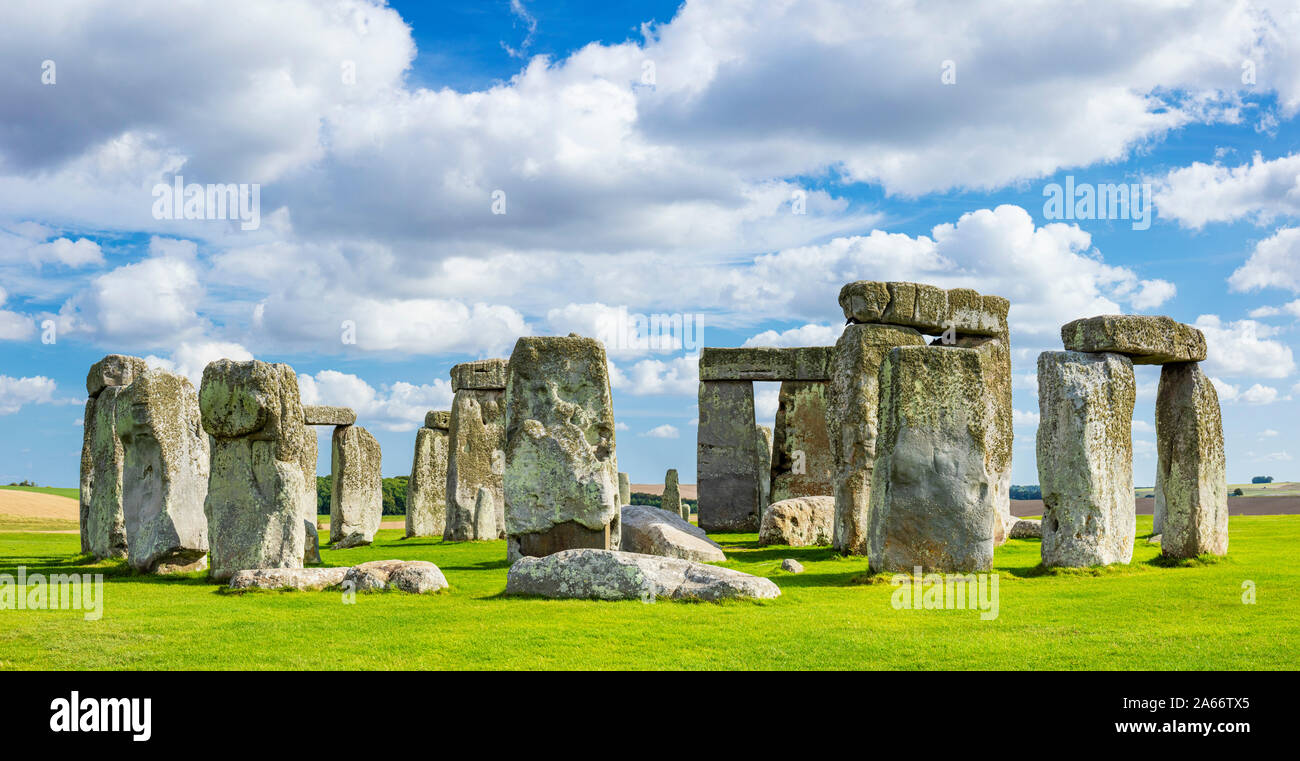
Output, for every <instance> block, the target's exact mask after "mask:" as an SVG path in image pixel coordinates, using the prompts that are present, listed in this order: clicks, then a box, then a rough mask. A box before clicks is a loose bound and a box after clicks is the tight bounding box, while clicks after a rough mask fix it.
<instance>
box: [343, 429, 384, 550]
mask: <svg viewBox="0 0 1300 761" xmlns="http://www.w3.org/2000/svg"><path fill="white" fill-rule="evenodd" d="M330 473H331V474H332V477H333V487H332V490H331V492H330V544H331V545H332V546H333V548H334V549H336V550H338V549H344V548H347V547H359V546H363V545H367V544H370V543H371V542H372V541H374V539H375V532H376V531H378V530H379V523H380V521H382V520H383V514H384V484H383V477H382V476H381V475H380V474H381V453H380V451H379V442H378V441H376V440H375V437H374V436H372V435H371V434H370V431H367V430H366V429H365V428H362V427H360V426H356V425H346V426H340V427H338V428H335V429H334V439H333V443H332V446H331V453H330Z"/></svg>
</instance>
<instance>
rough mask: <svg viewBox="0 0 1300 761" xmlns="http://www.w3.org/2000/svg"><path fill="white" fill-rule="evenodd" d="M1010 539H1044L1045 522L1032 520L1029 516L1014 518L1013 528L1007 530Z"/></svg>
mask: <svg viewBox="0 0 1300 761" xmlns="http://www.w3.org/2000/svg"><path fill="white" fill-rule="evenodd" d="M1007 538H1008V539H1042V538H1043V522H1042V521H1036V520H1031V519H1029V518H1013V519H1012V523H1011V529H1010V530H1009V531H1008V532H1007Z"/></svg>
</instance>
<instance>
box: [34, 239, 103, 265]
mask: <svg viewBox="0 0 1300 761" xmlns="http://www.w3.org/2000/svg"><path fill="white" fill-rule="evenodd" d="M27 255H28V257H29V258H30V259H31V260H32V262H34V263H36V264H38V265H39V264H43V263H46V262H52V263H56V264H62V265H63V266H65V267H88V266H91V265H100V264H103V263H104V254H103V252H102V251H101V250H100V248H99V244H98V243H96V242H95V241H93V240H90V239H89V238H78V239H77V240H76V241H72V240H69V239H67V238H58V239H57V240H52V241H50V242H49V243H41V244H39V245H36V246H33V247H32V248H30V249H28V252H27Z"/></svg>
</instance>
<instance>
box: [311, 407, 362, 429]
mask: <svg viewBox="0 0 1300 761" xmlns="http://www.w3.org/2000/svg"><path fill="white" fill-rule="evenodd" d="M302 416H303V419H304V420H305V421H306V423H307V425H353V424H354V423H356V422H357V413H356V411H355V410H353V409H350V408H348V407H330V406H327V405H324V404H304V405H303V406H302Z"/></svg>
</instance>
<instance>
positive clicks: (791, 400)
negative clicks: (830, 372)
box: [769, 381, 835, 502]
mask: <svg viewBox="0 0 1300 761" xmlns="http://www.w3.org/2000/svg"><path fill="white" fill-rule="evenodd" d="M827 387H828V384H827V383H824V382H822V381H786V382H784V383H782V384H781V392H780V395H779V397H778V398H779V401H778V403H777V410H776V424H775V425H774V426H773V430H772V467H771V495H770V497H769V500H770V501H771V502H780V501H782V500H786V499H790V498H791V497H813V496H819V495H825V496H829V495H831V494H834V491H835V486H834V484H833V482H832V481H833V479H832V473H833V471H834V469H835V462H834V458H833V457H832V456H831V445H830V436H829V434H828V433H827V427H826V391H827Z"/></svg>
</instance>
